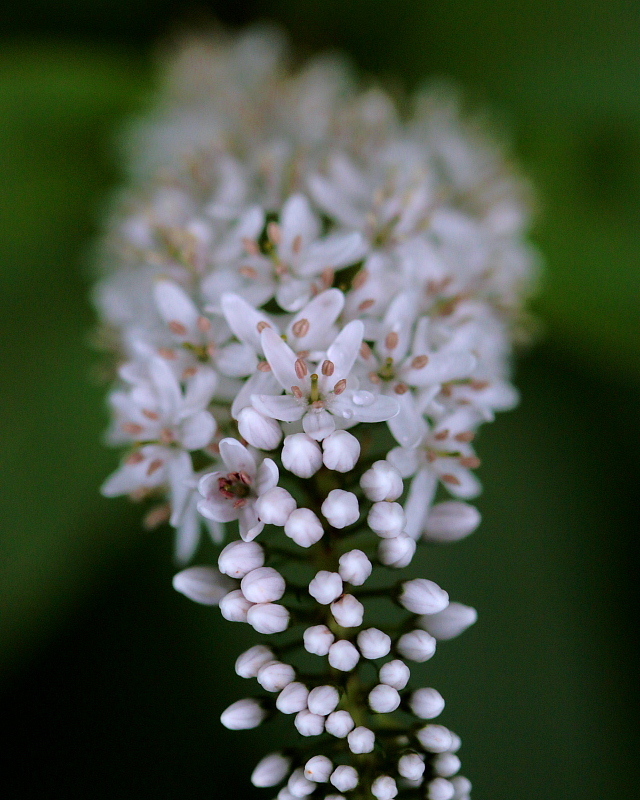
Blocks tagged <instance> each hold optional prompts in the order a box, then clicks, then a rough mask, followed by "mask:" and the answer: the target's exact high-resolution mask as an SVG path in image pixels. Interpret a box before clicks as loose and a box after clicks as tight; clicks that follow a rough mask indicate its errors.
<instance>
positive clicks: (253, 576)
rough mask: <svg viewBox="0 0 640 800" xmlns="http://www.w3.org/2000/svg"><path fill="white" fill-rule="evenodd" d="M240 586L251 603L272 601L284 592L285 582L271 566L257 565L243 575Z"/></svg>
mask: <svg viewBox="0 0 640 800" xmlns="http://www.w3.org/2000/svg"><path fill="white" fill-rule="evenodd" d="M240 588H241V589H242V594H243V595H244V596H245V597H246V598H247V600H250V601H251V602H252V603H273V602H274V601H275V600H279V599H280V598H281V597H282V595H283V594H284V592H285V589H286V583H285V580H284V578H283V577H282V575H281V574H280V573H279V572H278V571H277V570H275V569H273V567H258V569H254V570H251V572H249V573H247V574H246V575H245V576H244V578H243V579H242V583H241V584H240Z"/></svg>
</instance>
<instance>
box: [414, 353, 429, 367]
mask: <svg viewBox="0 0 640 800" xmlns="http://www.w3.org/2000/svg"><path fill="white" fill-rule="evenodd" d="M428 363H429V356H416V357H415V358H414V359H413V361H412V362H411V366H412V367H413V369H424V368H425V367H426V366H427V364H428Z"/></svg>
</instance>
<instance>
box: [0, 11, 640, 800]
mask: <svg viewBox="0 0 640 800" xmlns="http://www.w3.org/2000/svg"><path fill="white" fill-rule="evenodd" d="M211 15H215V16H216V17H218V18H219V19H221V20H223V21H224V22H226V23H228V24H232V25H240V24H244V23H246V22H249V21H252V20H255V19H272V20H276V21H280V22H282V23H283V24H284V25H285V26H286V28H287V29H288V30H289V32H290V33H291V35H292V37H293V39H294V41H295V43H296V44H297V46H298V47H299V48H300V49H301V50H302V51H303V52H315V51H317V50H318V49H322V48H326V47H328V46H330V47H337V48H340V49H344V50H346V51H347V53H349V54H350V56H351V58H352V59H353V61H354V63H355V64H356V65H357V66H358V67H359V68H361V69H363V70H364V71H366V72H367V73H371V74H374V75H377V76H378V77H380V78H381V79H382V80H383V81H385V82H386V83H387V84H391V85H400V86H403V87H411V86H414V85H417V84H419V83H420V82H421V81H423V80H424V79H425V78H427V77H429V76H434V75H437V76H448V77H451V78H453V79H454V80H456V81H457V82H459V83H460V84H461V85H462V86H463V87H464V88H465V91H466V93H467V95H468V97H469V98H470V99H471V100H473V101H474V102H478V103H480V104H481V105H486V106H488V107H489V109H490V110H492V111H493V112H494V114H495V115H497V119H498V120H499V121H500V122H501V123H502V124H503V125H504V126H505V127H506V129H508V130H509V131H510V133H511V137H512V139H513V142H514V152H515V154H516V156H517V157H518V159H519V160H520V161H521V162H522V163H523V165H524V166H525V168H526V170H527V172H528V173H529V175H530V176H531V177H532V179H533V181H534V183H535V186H536V188H537V192H538V196H539V198H540V209H541V213H540V216H539V221H538V223H537V226H536V229H535V232H534V239H535V241H536V242H537V244H538V245H539V247H540V249H541V250H542V251H543V253H544V256H545V261H546V271H545V275H544V281H543V286H542V291H541V294H540V296H539V297H538V299H537V300H536V304H535V305H536V312H537V314H538V316H539V317H540V318H541V319H542V321H543V325H544V334H543V337H542V339H541V342H540V344H538V345H537V346H536V347H535V348H534V349H532V350H530V351H529V352H528V353H527V354H525V355H523V357H522V358H521V359H520V361H519V364H518V372H517V383H518V385H519V387H520V389H521V391H522V395H523V400H522V404H521V406H520V408H519V409H518V410H517V411H515V412H512V413H510V414H508V415H504V416H503V417H501V418H499V419H498V421H497V422H496V423H495V424H494V425H491V426H488V427H487V428H486V430H485V431H483V433H482V436H481V438H480V441H479V448H478V449H479V453H480V455H481V456H482V457H483V461H484V466H483V467H482V469H481V471H480V474H481V477H482V479H483V482H484V484H485V487H486V489H485V493H484V495H483V496H482V498H481V501H480V507H481V509H482V511H483V514H484V524H483V526H482V527H481V529H480V531H479V532H478V533H477V534H476V535H475V536H474V537H471V539H469V540H468V541H465V542H463V543H460V544H458V545H456V546H453V547H449V548H447V547H444V548H442V549H434V550H430V551H428V553H427V554H425V556H424V557H423V561H422V564H421V566H423V567H424V569H425V570H428V573H427V574H429V576H430V577H432V578H434V579H435V580H437V581H440V582H441V583H442V584H443V585H444V586H445V587H446V588H447V589H448V590H449V591H450V593H451V595H452V597H453V598H454V599H457V600H461V601H463V602H468V603H471V604H473V605H475V606H476V607H478V608H479V610H480V621H479V623H478V624H477V625H476V626H475V628H474V629H472V630H471V631H469V632H468V633H467V634H466V635H465V636H463V637H462V638H461V639H459V640H455V641H453V642H450V643H447V644H444V645H442V646H441V647H440V649H439V652H438V654H437V656H436V658H435V659H434V660H433V661H431V662H429V663H428V664H427V665H424V667H423V669H422V671H421V674H422V675H423V676H424V679H425V683H427V684H429V685H434V686H437V687H438V688H439V689H440V690H441V691H442V693H443V694H444V695H445V697H446V698H447V700H448V707H447V710H446V712H445V717H446V719H443V721H444V722H445V723H446V724H450V725H451V726H452V727H453V728H454V729H455V730H456V731H458V732H459V733H460V734H461V735H462V738H463V743H464V746H463V750H462V753H461V755H462V758H463V764H464V772H465V774H467V775H468V776H469V777H470V778H471V779H472V780H473V782H474V787H475V788H474V798H476V800H534V798H535V799H536V800H538V799H544V800H600V799H601V798H605V797H606V798H613V797H620V798H623V797H624V798H631V797H634V796H637V772H636V766H635V765H636V762H637V746H638V741H637V737H636V727H637V722H636V719H637V713H638V708H637V669H638V666H637V664H638V661H637V651H638V647H637V626H636V613H637V609H638V603H637V585H638V578H637V569H638V559H637V539H638V531H639V530H640V524H639V523H640V519H639V517H640V513H639V508H638V503H637V497H638V494H639V487H638V467H637V464H638V444H639V441H638V440H639V435H638V434H639V428H640V420H639V416H638V387H639V385H640V313H639V310H640V4H638V3H637V2H627V0H608V1H606V2H605V0H591V2H589V0H582V2H577V1H570V0H555V2H554V0H538V2H536V3H533V2H527V0H510V2H507V0H494V1H493V2H491V3H489V2H480V1H474V0H471V1H470V2H460V0H458V2H451V1H449V0H441V1H440V2H439V3H429V2H409V0H404V2H396V3H391V2H388V0H341V1H340V0H324V2H322V3H319V2H317V0H274V2H261V0H254V1H253V2H245V3H234V2H232V1H231V0H227V1H226V2H220V3H210V4H200V5H197V4H196V5H193V6H192V7H185V4H184V3H177V2H173V3H172V2H168V0H156V2H154V3H151V2H149V0H141V1H140V2H138V3H136V4H132V3H125V2H123V0H109V2H106V0H93V2H92V3H87V2H86V0H76V1H74V0H62V2H57V3H53V2H50V1H48V0H40V2H38V1H37V0H23V2H22V3H20V4H17V5H14V6H13V8H12V10H8V9H6V10H5V12H4V18H3V22H2V47H1V49H0V198H1V202H0V207H1V208H2V223H1V226H0V283H1V291H0V303H1V304H2V313H1V314H0V326H1V331H2V338H1V342H2V346H1V347H0V358H1V359H2V360H3V361H4V366H3V369H2V373H1V374H2V375H3V377H4V385H3V387H2V415H1V417H0V419H1V421H2V426H3V433H2V436H1V438H0V452H1V458H2V484H3V485H2V492H0V503H1V506H2V516H1V518H2V528H1V533H0V677H1V678H2V683H1V684H0V712H1V714H2V717H1V718H2V719H3V721H4V723H5V728H6V729H8V731H9V733H10V737H11V746H10V749H9V750H8V751H5V755H8V756H9V759H8V768H5V770H4V776H3V785H4V786H5V793H4V796H6V797H8V798H22V797H25V798H28V797H33V796H36V795H38V796H44V797H55V796H58V795H60V796H62V795H64V796H66V797H68V798H75V797H78V798H85V797H89V796H90V797H93V798H103V797H104V798H107V797H109V798H111V797H114V796H116V795H117V796H120V797H124V798H129V797H132V798H133V797H135V798H176V797H183V796H189V797H191V798H212V797H215V798H221V800H227V798H231V797H236V798H237V797H247V798H253V797H261V796H264V795H263V793H262V792H257V791H255V790H254V791H253V792H252V790H251V789H250V788H245V787H247V783H248V774H249V771H250V769H251V766H252V764H253V763H254V762H255V761H256V760H257V758H258V757H259V755H260V753H262V752H263V750H264V747H265V745H264V744H263V743H262V741H261V740H262V736H263V733H262V732H261V731H260V730H258V731H252V732H249V733H244V732H240V733H233V732H225V731H223V730H222V729H221V726H220V724H219V722H218V716H219V713H220V711H221V710H222V709H223V708H224V707H225V706H226V705H227V704H228V703H229V702H230V701H231V700H232V699H235V698H236V697H238V696H241V695H242V693H244V692H246V691H247V687H246V686H243V685H242V684H243V682H242V681H241V680H240V679H239V678H235V677H234V675H233V668H232V665H233V661H234V659H235V656H236V655H237V653H238V652H239V650H240V648H241V647H242V645H243V643H244V642H247V643H248V642H250V641H251V638H252V637H251V635H250V633H249V632H248V631H244V630H240V631H239V630H238V628H240V627H243V626H233V625H231V624H230V623H223V622H222V621H221V620H220V618H219V615H218V614H217V613H216V612H212V611H211V610H209V609H206V608H202V607H199V606H195V605H194V604H191V603H189V602H188V601H186V600H185V598H183V597H181V596H179V595H177V594H176V593H175V592H173V590H172V589H171V585H170V579H171V576H172V574H173V571H174V570H173V567H172V564H171V542H170V535H169V533H168V531H160V532H156V533H141V532H140V520H139V514H138V511H137V509H132V508H129V507H128V505H127V503H125V502H118V501H106V500H104V499H102V498H101V497H100V496H99V494H98V486H99V484H100V482H101V481H102V480H103V478H104V476H105V475H107V474H108V473H109V472H110V471H111V470H112V469H113V468H114V466H115V464H116V462H117V455H116V454H115V453H113V452H111V451H107V450H106V449H105V448H103V446H102V445H101V443H100V437H101V435H102V434H101V432H102V430H103V428H104V426H105V424H106V414H105V411H104V402H103V397H104V389H103V388H102V387H100V386H99V385H98V384H97V383H96V382H95V381H93V380H92V377H91V373H92V369H94V368H95V364H96V361H97V358H96V357H95V355H94V354H93V353H92V351H91V350H90V348H89V347H88V344H87V342H88V338H89V334H90V331H91V327H92V324H93V315H92V310H91V307H90V304H89V302H88V300H87V295H88V289H89V285H90V277H89V272H88V268H87V266H86V265H87V262H88V260H89V259H88V253H89V249H90V246H91V242H92V238H93V237H94V236H95V233H96V231H97V230H98V227H99V219H100V214H101V206H102V203H103V202H104V201H105V199H106V197H107V196H108V193H109V191H110V190H111V189H112V188H113V187H114V186H115V185H117V182H118V181H119V180H120V177H119V174H118V170H117V164H116V159H115V157H114V154H113V148H112V141H113V138H114V132H116V131H117V130H118V125H119V124H120V122H121V120H122V119H123V118H126V116H127V114H129V113H131V112H133V111H135V110H136V109H139V108H140V107H142V104H143V103H144V99H145V97H146V96H147V93H148V92H149V89H150V87H151V86H152V85H153V58H152V54H153V43H154V42H155V41H157V38H158V37H159V36H162V35H165V34H167V33H168V32H171V31H172V30H173V29H174V27H175V26H177V25H180V24H184V23H185V21H186V22H193V21H197V20H200V19H202V20H206V19H210V18H211ZM211 552H212V551H207V550H206V548H205V549H204V550H203V552H202V554H201V560H205V559H206V558H207V557H210V556H211ZM7 789H8V791H7Z"/></svg>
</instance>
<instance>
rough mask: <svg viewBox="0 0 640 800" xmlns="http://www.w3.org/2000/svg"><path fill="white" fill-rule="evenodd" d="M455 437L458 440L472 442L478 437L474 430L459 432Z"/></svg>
mask: <svg viewBox="0 0 640 800" xmlns="http://www.w3.org/2000/svg"><path fill="white" fill-rule="evenodd" d="M453 438H454V439H455V440H456V441H457V442H472V441H473V440H474V439H475V438H476V435H475V433H474V432H473V431H465V432H464V433H458V434H457V435H456V436H454V437H453Z"/></svg>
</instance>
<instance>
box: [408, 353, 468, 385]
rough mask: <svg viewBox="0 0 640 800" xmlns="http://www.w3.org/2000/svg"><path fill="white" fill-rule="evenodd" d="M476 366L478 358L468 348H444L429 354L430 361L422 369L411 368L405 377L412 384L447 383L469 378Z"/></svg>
mask: <svg viewBox="0 0 640 800" xmlns="http://www.w3.org/2000/svg"><path fill="white" fill-rule="evenodd" d="M475 366H476V358H475V356H474V355H472V354H471V353H469V352H468V351H466V350H453V351H449V352H447V351H446V350H442V351H440V352H437V353H430V354H429V361H428V363H427V365H426V366H425V367H423V368H422V369H410V370H407V372H406V373H405V374H404V378H405V380H406V381H407V383H408V384H410V385H411V386H426V385H428V384H430V383H447V382H448V381H456V380H460V379H462V378H468V377H469V376H470V375H471V373H472V372H473V370H474V369H475Z"/></svg>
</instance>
